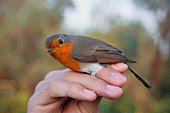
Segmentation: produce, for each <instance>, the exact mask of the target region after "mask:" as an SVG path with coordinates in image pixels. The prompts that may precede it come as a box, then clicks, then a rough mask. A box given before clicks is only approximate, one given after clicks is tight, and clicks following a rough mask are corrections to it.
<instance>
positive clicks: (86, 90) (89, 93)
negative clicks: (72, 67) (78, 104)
mask: <svg viewBox="0 0 170 113" xmlns="http://www.w3.org/2000/svg"><path fill="white" fill-rule="evenodd" d="M84 93H85V94H87V95H94V91H91V90H88V89H84Z"/></svg>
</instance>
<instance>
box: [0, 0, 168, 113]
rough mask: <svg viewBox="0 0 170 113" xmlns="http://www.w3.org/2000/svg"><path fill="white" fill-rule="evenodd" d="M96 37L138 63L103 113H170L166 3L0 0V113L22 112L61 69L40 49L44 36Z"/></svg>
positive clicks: (155, 0) (145, 0)
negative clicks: (40, 84)
mask: <svg viewBox="0 0 170 113" xmlns="http://www.w3.org/2000/svg"><path fill="white" fill-rule="evenodd" d="M55 33H68V34H77V35H88V36H91V37H96V38H99V39H101V40H104V41H106V42H109V43H110V44H112V45H115V46H116V47H118V48H120V49H121V50H122V51H123V52H124V53H125V54H126V55H127V56H129V57H130V58H134V59H135V60H137V61H138V63H137V64H133V65H131V67H132V68H134V69H135V70H136V71H137V72H138V73H140V74H141V75H142V76H143V77H145V78H146V79H148V80H149V81H151V83H152V86H153V88H152V89H151V90H148V89H146V88H145V87H143V85H142V84H141V83H139V81H137V80H136V79H135V78H134V77H133V76H131V73H129V72H127V73H125V75H126V76H127V77H128V83H127V84H126V85H125V86H124V87H123V88H124V94H123V96H122V97H121V98H120V99H118V100H115V101H113V100H107V99H103V101H102V103H101V107H100V108H101V112H102V113H170V107H169V106H170V82H169V80H170V76H169V75H170V55H169V52H170V49H169V45H170V39H169V38H170V1H169V0H142V1H140V0H105V1H104V0H86V1H85V0H84V1H83V0H1V1H0V113H24V112H26V108H27V101H28V99H29V98H30V96H31V95H32V94H33V92H34V88H35V86H36V84H37V83H38V82H39V81H41V80H42V79H43V78H44V76H45V75H46V74H47V73H48V72H50V71H52V70H58V69H64V68H65V67H63V66H62V65H61V64H59V63H58V62H57V61H55V60H54V59H53V58H52V57H51V56H50V55H49V54H48V53H47V52H46V48H45V43H44V42H45V40H46V37H48V36H50V35H53V34H55Z"/></svg>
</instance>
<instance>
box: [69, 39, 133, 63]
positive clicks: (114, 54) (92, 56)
mask: <svg viewBox="0 0 170 113" xmlns="http://www.w3.org/2000/svg"><path fill="white" fill-rule="evenodd" d="M84 43H85V42H84ZM90 43H91V44H89V42H88V43H87V44H82V45H84V47H82V45H81V48H79V47H78V46H77V47H75V48H74V49H73V51H72V53H71V57H72V58H73V59H75V60H78V61H80V62H82V63H92V62H98V63H103V64H105V63H118V62H130V63H134V62H135V61H133V60H130V59H128V58H127V57H126V56H125V55H124V54H123V53H122V52H121V51H120V50H118V49H117V48H115V47H113V46H111V45H109V44H107V43H105V42H103V43H101V44H100V45H99V44H95V43H94V42H90ZM79 46H80V45H79Z"/></svg>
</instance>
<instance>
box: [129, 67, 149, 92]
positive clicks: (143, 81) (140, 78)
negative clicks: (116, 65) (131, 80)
mask: <svg viewBox="0 0 170 113" xmlns="http://www.w3.org/2000/svg"><path fill="white" fill-rule="evenodd" d="M128 69H129V70H130V71H131V72H132V73H133V74H134V75H135V77H136V78H137V79H138V80H140V81H141V82H142V83H143V85H144V86H145V87H147V88H148V89H150V88H152V86H151V84H150V83H149V82H148V81H147V80H145V79H144V78H143V77H141V76H140V75H138V74H137V73H136V72H135V71H133V70H132V69H131V68H130V67H128Z"/></svg>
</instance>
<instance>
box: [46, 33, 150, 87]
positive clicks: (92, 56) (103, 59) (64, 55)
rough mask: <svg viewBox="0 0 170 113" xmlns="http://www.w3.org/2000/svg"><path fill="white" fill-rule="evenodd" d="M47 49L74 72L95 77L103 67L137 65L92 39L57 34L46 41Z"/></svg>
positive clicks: (142, 79) (102, 42)
mask: <svg viewBox="0 0 170 113" xmlns="http://www.w3.org/2000/svg"><path fill="white" fill-rule="evenodd" d="M46 48H47V51H48V52H49V54H50V55H51V56H53V57H54V58H55V59H57V60H58V61H59V62H60V63H62V64H63V65H64V66H66V67H68V68H70V69H71V70H73V71H77V72H85V73H88V74H91V75H93V76H95V75H96V73H97V72H98V71H99V70H101V69H102V68H103V67H106V66H108V65H109V64H113V63H120V62H123V63H136V61H134V60H131V59H129V58H128V57H126V56H125V54H124V53H123V52H121V51H120V50H119V49H117V48H115V47H113V46H112V45H110V44H108V43H106V42H104V41H101V40H98V39H94V38H90V37H86V36H78V35H67V34H55V35H53V36H50V37H48V38H47V40H46ZM128 69H129V70H130V71H131V72H132V73H133V74H134V75H135V77H136V78H137V79H138V80H140V81H141V82H142V83H143V84H144V86H146V87H147V88H149V89H150V88H151V85H150V83H149V82H148V81H147V80H145V79H144V78H142V77H141V76H140V75H138V74H137V73H136V72H134V71H133V70H132V69H131V68H130V67H129V66H128Z"/></svg>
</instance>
